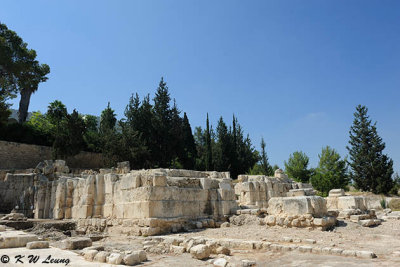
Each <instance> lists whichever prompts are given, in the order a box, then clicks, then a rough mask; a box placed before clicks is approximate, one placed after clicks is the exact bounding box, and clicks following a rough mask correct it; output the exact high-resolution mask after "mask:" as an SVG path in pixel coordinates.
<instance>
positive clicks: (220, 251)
mask: <svg viewBox="0 0 400 267" xmlns="http://www.w3.org/2000/svg"><path fill="white" fill-rule="evenodd" d="M215 254H217V255H220V254H223V255H227V256H229V255H230V254H231V250H230V249H229V248H227V247H225V246H219V247H217V248H216V250H215Z"/></svg>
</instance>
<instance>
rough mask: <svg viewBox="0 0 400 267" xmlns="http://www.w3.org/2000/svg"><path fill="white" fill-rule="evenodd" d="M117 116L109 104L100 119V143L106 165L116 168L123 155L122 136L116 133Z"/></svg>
mask: <svg viewBox="0 0 400 267" xmlns="http://www.w3.org/2000/svg"><path fill="white" fill-rule="evenodd" d="M116 123H117V116H116V115H115V112H114V110H113V109H112V108H111V107H110V102H108V105H107V108H105V109H104V110H103V111H102V112H101V117H100V127H99V134H100V141H101V151H102V153H103V156H104V159H105V164H106V165H107V166H109V167H111V166H115V164H116V162H117V161H118V160H119V159H120V156H119V155H120V154H121V149H123V147H121V138H122V137H121V134H119V133H118V132H117V131H116Z"/></svg>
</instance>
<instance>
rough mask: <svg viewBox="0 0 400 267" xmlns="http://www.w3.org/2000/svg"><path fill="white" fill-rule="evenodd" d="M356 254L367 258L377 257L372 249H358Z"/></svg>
mask: <svg viewBox="0 0 400 267" xmlns="http://www.w3.org/2000/svg"><path fill="white" fill-rule="evenodd" d="M356 256H357V257H359V258H367V259H372V258H376V255H375V253H374V252H372V251H357V252H356Z"/></svg>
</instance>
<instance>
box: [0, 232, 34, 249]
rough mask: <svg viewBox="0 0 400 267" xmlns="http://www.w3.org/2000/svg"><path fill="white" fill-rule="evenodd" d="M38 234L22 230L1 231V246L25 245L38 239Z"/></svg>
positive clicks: (15, 246) (14, 246)
mask: <svg viewBox="0 0 400 267" xmlns="http://www.w3.org/2000/svg"><path fill="white" fill-rule="evenodd" d="M37 240H38V236H37V235H33V234H27V233H25V232H22V231H5V232H0V248H19V247H25V246H26V244H27V243H29V242H32V241H37Z"/></svg>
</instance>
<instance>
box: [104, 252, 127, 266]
mask: <svg viewBox="0 0 400 267" xmlns="http://www.w3.org/2000/svg"><path fill="white" fill-rule="evenodd" d="M122 260H123V257H122V255H121V254H120V253H111V254H110V255H108V257H107V259H106V261H107V263H109V264H121V262H122Z"/></svg>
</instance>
